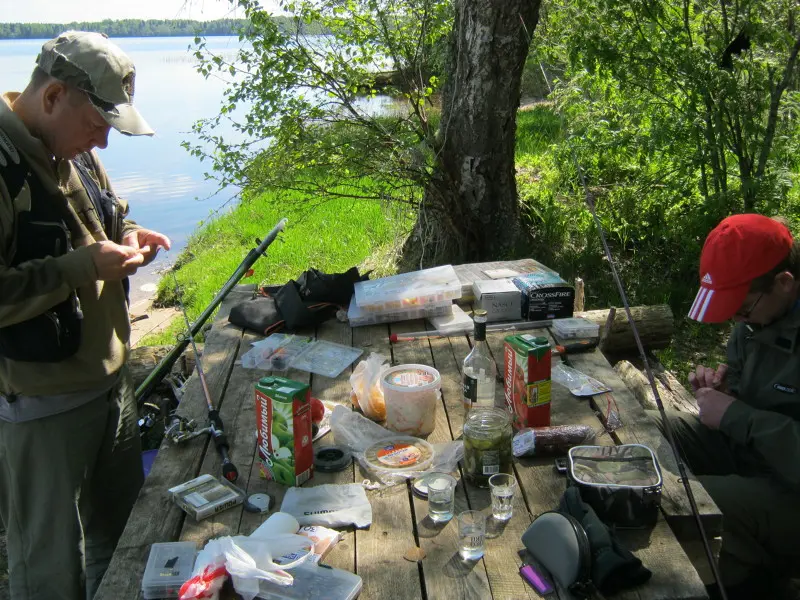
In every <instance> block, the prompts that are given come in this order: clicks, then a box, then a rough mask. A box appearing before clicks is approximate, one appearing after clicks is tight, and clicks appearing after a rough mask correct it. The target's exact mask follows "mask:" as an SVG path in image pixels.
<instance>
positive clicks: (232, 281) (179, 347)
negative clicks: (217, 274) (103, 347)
mask: <svg viewBox="0 0 800 600" xmlns="http://www.w3.org/2000/svg"><path fill="white" fill-rule="evenodd" d="M286 223H287V220H286V219H281V220H280V221H279V222H278V224H277V225H275V227H273V228H272V231H270V232H269V233H268V234H267V236H266V237H265V238H264V239H263V240H262V241H259V240H256V242H257V243H258V246H256V247H255V248H252V249H251V250H250V252H248V253H247V256H245V258H244V260H243V261H242V262H241V263H240V264H239V266H238V267H236V270H235V271H234V272H233V274H232V275H231V276H230V277H229V278H228V281H226V282H225V285H223V286H222V288H221V289H220V291H219V292H217V295H216V296H215V297H214V299H213V300H212V301H211V304H209V305H208V306H207V307H206V309H205V310H204V311H203V312H202V313H201V314H200V316H199V317H197V320H196V321H195V322H194V324H193V325H191V326H189V336H188V337H187V336H184V337H183V339H181V340H179V341H178V343H177V344H176V345H175V347H174V348H173V349H172V350H170V352H169V354H167V355H166V356H165V357H164V358H162V359H161V362H159V363H158V365H156V367H155V369H153V370H152V371H151V372H150V374H149V375H148V376H147V377H146V378H145V380H144V381H143V382H142V383H141V384H140V385H139V387H138V388H136V402H137V404H138V405H139V406H141V404H142V403H143V402H144V401H145V400H146V399H147V398H148V397H149V396H150V394H152V393H153V391H155V389H156V387H157V386H158V384H159V383H161V380H163V379H164V377H166V376H167V375H168V374H169V372H170V371H171V370H172V365H173V364H175V361H176V360H178V358H179V357H180V355H181V354H183V351H184V350H186V348H187V346H188V345H189V343H190V342H189V339H190V338H191V339H192V341H193V340H194V338H193V337H192V336H195V335H197V334H198V333H199V332H200V329H201V328H202V327H203V324H204V323H205V322H206V321H207V320H208V318H209V317H210V316H211V315H212V313H213V312H214V311H215V310H216V309H217V307H218V306H219V305H220V304H221V303H222V301H223V300H224V299H225V297H226V296H227V295H228V294H229V293H230V291H231V290H232V289H233V288H234V287H235V286H236V284H237V283H239V281H240V280H241V279H242V277H244V276H245V274H246V273H247V272H248V271H249V270H250V267H252V266H253V264H255V262H256V261H257V260H258V259H259V258H260V257H261V256H262V255H263V254H264V253H265V252H266V251H267V247H268V246H269V245H270V244H271V243H272V242H274V241H275V238H277V237H278V234H279V233H280V232H281V231H283V229H284V228H285V227H286ZM195 355H196V356H199V355H197V352H195Z"/></svg>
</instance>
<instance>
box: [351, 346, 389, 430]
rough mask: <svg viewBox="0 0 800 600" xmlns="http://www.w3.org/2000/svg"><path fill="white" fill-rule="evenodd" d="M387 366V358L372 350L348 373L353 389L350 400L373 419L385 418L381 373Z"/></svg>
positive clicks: (381, 419)
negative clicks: (350, 373) (351, 372)
mask: <svg viewBox="0 0 800 600" xmlns="http://www.w3.org/2000/svg"><path fill="white" fill-rule="evenodd" d="M388 368H389V359H387V358H386V357H385V356H383V355H382V354H378V353H377V352H373V353H372V354H370V355H369V357H367V359H366V360H362V361H361V362H360V363H358V365H357V366H356V368H355V369H354V370H353V374H352V375H350V385H351V386H352V387H353V391H352V393H351V394H350V400H351V401H352V402H353V406H355V407H356V408H358V409H360V410H361V412H363V413H364V414H365V415H366V416H368V417H369V418H370V419H372V420H373V421H384V420H386V403H385V402H384V399H383V389H382V388H381V374H382V373H383V372H384V371H385V370H386V369H388Z"/></svg>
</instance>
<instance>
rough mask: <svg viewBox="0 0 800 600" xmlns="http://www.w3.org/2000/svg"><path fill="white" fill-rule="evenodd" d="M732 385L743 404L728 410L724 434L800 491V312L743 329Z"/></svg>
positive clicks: (736, 342) (731, 353)
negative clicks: (772, 321)
mask: <svg viewBox="0 0 800 600" xmlns="http://www.w3.org/2000/svg"><path fill="white" fill-rule="evenodd" d="M726 381H727V384H728V388H729V390H730V393H731V395H733V396H736V398H738V400H736V401H735V402H734V403H733V404H731V406H730V407H729V408H728V410H727V411H725V414H724V416H723V418H722V422H721V424H720V431H722V432H723V433H725V434H727V435H728V436H729V437H730V438H731V439H732V440H733V441H734V442H736V443H738V444H741V445H743V446H745V447H747V448H748V449H750V450H752V451H753V452H754V453H755V454H756V456H757V458H760V459H761V462H762V463H763V464H765V465H766V466H767V468H768V469H769V472H770V474H771V475H772V476H773V477H775V478H777V479H778V480H779V481H781V482H783V483H784V484H785V485H787V486H789V487H790V488H791V489H793V490H797V491H800V309H798V310H794V311H792V312H790V313H789V314H788V315H786V316H785V317H783V318H782V319H780V320H778V321H777V322H775V323H772V324H771V325H768V326H766V327H763V328H754V329H752V330H751V329H750V328H749V327H747V326H746V325H745V324H744V323H739V324H737V325H736V327H735V328H734V330H733V334H732V335H731V339H730V341H729V342H728V374H727V377H726Z"/></svg>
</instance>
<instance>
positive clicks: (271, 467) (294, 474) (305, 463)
mask: <svg viewBox="0 0 800 600" xmlns="http://www.w3.org/2000/svg"><path fill="white" fill-rule="evenodd" d="M255 398H256V425H257V427H258V458H259V462H260V463H261V464H260V470H261V476H262V477H266V478H267V479H270V480H275V481H277V482H278V483H281V484H283V485H287V486H298V485H301V484H303V483H305V482H306V481H308V480H309V479H311V478H312V477H313V476H314V450H313V448H312V445H311V442H312V432H311V388H309V386H308V385H306V384H305V383H300V382H297V381H292V380H291V379H286V378H284V377H264V378H263V379H261V380H260V381H259V382H258V383H257V384H256V387H255Z"/></svg>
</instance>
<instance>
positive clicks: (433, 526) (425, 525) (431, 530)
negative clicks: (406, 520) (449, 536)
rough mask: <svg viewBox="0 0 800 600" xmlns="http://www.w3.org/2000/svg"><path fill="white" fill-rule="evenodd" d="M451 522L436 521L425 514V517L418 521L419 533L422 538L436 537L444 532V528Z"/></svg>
mask: <svg viewBox="0 0 800 600" xmlns="http://www.w3.org/2000/svg"><path fill="white" fill-rule="evenodd" d="M451 520H452V519H451ZM449 522H450V521H445V522H444V523H436V522H435V521H434V520H433V519H431V518H430V517H429V516H428V515H425V518H424V519H422V520H421V521H420V522H419V523H417V533H418V535H419V537H421V538H434V537H436V536H437V535H439V534H440V533H441V532H442V529H444V528H445V527H447V524H448V523H449Z"/></svg>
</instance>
